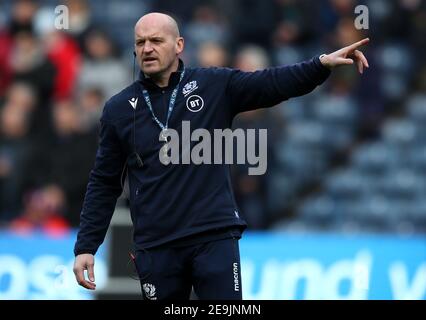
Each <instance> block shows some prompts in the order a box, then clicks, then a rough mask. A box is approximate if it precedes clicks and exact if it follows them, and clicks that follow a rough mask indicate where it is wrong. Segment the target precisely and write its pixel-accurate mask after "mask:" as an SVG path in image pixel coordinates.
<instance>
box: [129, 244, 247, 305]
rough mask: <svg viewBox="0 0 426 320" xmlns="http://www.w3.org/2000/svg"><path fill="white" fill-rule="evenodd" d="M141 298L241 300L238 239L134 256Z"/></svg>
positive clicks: (170, 248) (165, 249) (162, 248)
mask: <svg viewBox="0 0 426 320" xmlns="http://www.w3.org/2000/svg"><path fill="white" fill-rule="evenodd" d="M135 263H136V269H137V272H138V274H139V279H140V282H141V288H142V296H143V298H144V299H148V300H164V299H173V300H189V298H190V295H191V289H192V288H194V292H195V294H196V296H197V297H198V299H200V300H242V287H241V266H240V253H239V246H238V239H235V238H229V239H222V240H215V241H210V242H205V243H201V244H195V245H188V246H183V247H164V246H163V247H158V248H152V249H149V250H143V251H138V252H137V253H136V259H135Z"/></svg>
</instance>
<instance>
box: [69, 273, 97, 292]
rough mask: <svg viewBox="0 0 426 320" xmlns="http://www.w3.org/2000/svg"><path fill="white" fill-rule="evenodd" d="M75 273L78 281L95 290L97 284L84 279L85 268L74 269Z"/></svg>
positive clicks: (83, 285)
mask: <svg viewBox="0 0 426 320" xmlns="http://www.w3.org/2000/svg"><path fill="white" fill-rule="evenodd" d="M74 274H75V278H76V280H77V283H78V284H79V285H80V286H82V287H84V288H86V289H89V290H95V288H96V284H95V283H93V282H89V281H87V280H85V279H84V269H83V268H81V269H74Z"/></svg>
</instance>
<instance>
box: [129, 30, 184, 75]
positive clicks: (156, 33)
mask: <svg viewBox="0 0 426 320" xmlns="http://www.w3.org/2000/svg"><path fill="white" fill-rule="evenodd" d="M182 49H183V39H182V38H180V37H176V36H175V35H173V34H172V33H171V32H167V28H163V27H162V26H161V25H156V24H153V25H147V24H146V25H140V26H137V28H136V29H135V51H136V55H137V59H138V63H139V66H140V68H141V70H142V71H143V73H145V74H146V75H148V76H153V75H157V74H161V73H163V72H164V71H166V70H168V69H169V68H170V67H171V66H172V64H173V62H174V61H175V59H176V57H177V55H178V54H179V53H180V52H181V51H182Z"/></svg>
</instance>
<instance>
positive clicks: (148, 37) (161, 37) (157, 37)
mask: <svg viewBox="0 0 426 320" xmlns="http://www.w3.org/2000/svg"><path fill="white" fill-rule="evenodd" d="M145 39H149V40H153V39H157V40H158V39H161V40H162V39H165V37H164V36H161V35H151V36H146V37H142V36H139V35H136V39H135V41H138V40H145Z"/></svg>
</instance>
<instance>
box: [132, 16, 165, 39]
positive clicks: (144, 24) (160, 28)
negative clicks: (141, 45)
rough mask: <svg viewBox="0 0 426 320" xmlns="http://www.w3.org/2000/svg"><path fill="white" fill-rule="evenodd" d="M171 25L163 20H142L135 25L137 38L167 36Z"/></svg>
mask: <svg viewBox="0 0 426 320" xmlns="http://www.w3.org/2000/svg"><path fill="white" fill-rule="evenodd" d="M170 35H171V31H170V27H169V26H168V25H167V24H165V23H162V22H161V21H152V20H151V21H140V22H139V23H138V24H137V25H136V26H135V38H151V37H167V36H170Z"/></svg>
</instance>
